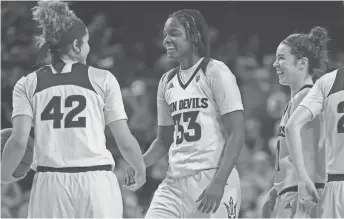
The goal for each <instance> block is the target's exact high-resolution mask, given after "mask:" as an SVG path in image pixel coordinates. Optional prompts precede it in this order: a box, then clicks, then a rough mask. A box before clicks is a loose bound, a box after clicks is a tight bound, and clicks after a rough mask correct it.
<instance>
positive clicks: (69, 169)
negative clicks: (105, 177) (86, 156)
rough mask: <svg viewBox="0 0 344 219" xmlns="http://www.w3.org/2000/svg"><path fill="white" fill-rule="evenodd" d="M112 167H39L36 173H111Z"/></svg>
mask: <svg viewBox="0 0 344 219" xmlns="http://www.w3.org/2000/svg"><path fill="white" fill-rule="evenodd" d="M111 170H112V167H111V165H110V164H109V165H99V166H89V167H62V168H55V167H45V166H38V167H37V171H36V172H60V173H81V172H89V171H111Z"/></svg>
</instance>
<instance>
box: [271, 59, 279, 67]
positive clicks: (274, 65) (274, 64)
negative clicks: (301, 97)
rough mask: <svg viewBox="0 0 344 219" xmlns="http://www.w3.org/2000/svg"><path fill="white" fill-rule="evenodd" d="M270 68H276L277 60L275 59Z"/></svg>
mask: <svg viewBox="0 0 344 219" xmlns="http://www.w3.org/2000/svg"><path fill="white" fill-rule="evenodd" d="M272 66H273V67H274V68H276V67H277V66H278V63H277V59H276V60H275V62H274V63H273V64H272Z"/></svg>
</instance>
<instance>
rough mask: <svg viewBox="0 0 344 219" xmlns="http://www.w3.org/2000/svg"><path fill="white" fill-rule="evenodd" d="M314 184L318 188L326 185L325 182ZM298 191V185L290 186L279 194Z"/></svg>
mask: <svg viewBox="0 0 344 219" xmlns="http://www.w3.org/2000/svg"><path fill="white" fill-rule="evenodd" d="M314 185H315V188H317V189H323V188H324V187H325V183H315V184H314ZM297 191H298V187H297V186H290V187H288V188H285V189H283V190H282V191H281V192H280V193H279V194H278V196H280V195H283V194H285V193H287V192H297Z"/></svg>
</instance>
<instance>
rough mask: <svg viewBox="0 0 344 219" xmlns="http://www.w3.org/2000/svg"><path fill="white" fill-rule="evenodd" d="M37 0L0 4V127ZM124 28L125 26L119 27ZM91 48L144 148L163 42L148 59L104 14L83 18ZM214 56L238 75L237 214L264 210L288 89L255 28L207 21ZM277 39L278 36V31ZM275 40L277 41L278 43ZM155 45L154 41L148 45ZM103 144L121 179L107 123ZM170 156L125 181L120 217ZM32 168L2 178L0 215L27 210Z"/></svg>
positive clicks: (26, 59)
mask: <svg viewBox="0 0 344 219" xmlns="http://www.w3.org/2000/svg"><path fill="white" fill-rule="evenodd" d="M33 4H34V2H31V3H30V2H27V3H23V2H22V3H20V4H19V3H17V2H6V3H4V2H2V8H1V10H2V11H1V14H2V15H1V16H2V21H1V25H2V27H1V37H2V39H1V59H2V60H1V129H3V128H8V127H11V113H12V90H13V86H14V85H15V83H16V82H17V80H18V79H19V78H20V77H22V76H24V75H27V74H28V73H30V72H32V71H33V69H34V66H33V63H35V62H34V59H32V58H33V57H35V52H36V50H35V48H34V44H33V43H32V39H33V36H34V35H35V34H36V33H38V32H37V31H38V30H37V28H36V26H35V24H34V23H33V22H32V21H31V11H30V7H32V6H33ZM123 28H125V27H123ZM88 29H89V33H90V46H91V52H90V54H89V59H88V64H89V65H93V66H96V67H99V68H104V69H108V70H110V71H111V72H112V73H113V74H114V75H115V76H116V78H117V79H118V81H119V83H120V85H121V87H122V95H123V99H124V104H125V108H126V112H127V114H128V118H129V120H128V123H129V126H130V129H131V131H132V132H133V134H134V136H135V137H136V138H137V140H138V141H139V143H140V145H141V147H142V151H143V152H144V151H146V150H147V149H148V147H149V145H150V143H151V142H152V141H153V139H154V138H155V136H156V126H157V119H156V91H157V85H158V81H159V79H160V77H161V75H162V74H163V73H164V72H166V71H168V70H169V69H171V68H172V67H174V66H175V65H176V63H174V62H172V61H171V60H169V59H168V58H167V57H166V56H165V54H164V50H163V48H162V41H161V39H160V35H159V33H156V36H155V37H152V43H153V45H154V46H155V48H154V50H155V51H158V52H157V54H158V55H157V56H156V61H155V63H154V64H153V65H151V66H148V65H147V64H146V62H145V57H144V56H145V54H146V52H145V49H147V48H145V46H146V45H145V43H143V42H140V41H138V42H136V43H134V44H132V43H131V44H121V43H113V44H112V43H111V42H112V40H111V38H112V35H113V32H114V29H112V28H111V27H110V26H109V25H108V24H107V22H106V17H105V15H104V14H98V15H94V17H93V19H92V21H91V22H90V23H89V25H88ZM209 34H210V38H211V42H212V55H211V56H212V57H213V58H215V59H218V60H221V61H223V62H224V63H226V64H227V65H228V67H229V68H230V69H231V70H232V72H233V73H234V74H235V75H236V77H237V82H238V84H239V87H240V91H241V94H242V99H243V103H244V107H245V120H246V124H245V125H246V136H247V137H246V142H245V146H244V148H243V150H242V152H241V155H240V158H239V160H238V162H237V164H236V167H237V169H238V171H239V174H240V178H241V188H242V204H241V209H240V214H239V216H240V217H261V208H262V205H263V203H264V201H265V198H266V195H267V192H268V191H269V189H270V188H271V186H272V180H273V175H274V170H273V169H274V163H275V137H276V133H277V128H278V124H279V119H280V116H281V114H282V111H283V109H284V107H285V105H286V103H287V102H288V99H289V91H288V89H286V88H284V87H282V86H280V85H279V84H278V82H277V77H276V74H275V70H274V69H273V68H272V63H273V62H274V60H275V55H274V52H272V53H271V54H261V53H260V36H259V34H253V35H251V36H250V37H248V40H247V42H244V43H243V42H242V40H241V41H240V42H239V40H238V39H237V36H236V35H235V34H233V35H230V36H228V37H226V40H222V41H220V40H219V35H220V33H219V31H218V30H216V29H215V28H210V31H209ZM281 40H282V39H281ZM276 46H277V45H276ZM150 51H152V48H150ZM343 63H344V53H338V54H335V56H333V63H332V67H333V68H335V67H337V66H340V65H342V66H343ZM105 133H106V136H107V146H108V148H109V150H111V152H112V153H113V156H114V158H115V161H116V169H115V173H116V175H117V177H118V180H119V182H120V184H123V181H124V177H125V170H126V166H127V163H126V162H125V161H124V159H123V158H122V156H121V155H120V153H119V151H118V149H117V146H116V142H115V140H114V138H113V137H112V135H111V133H110V132H109V130H107V129H106V130H105ZM167 167H168V163H167V157H165V158H164V159H162V160H160V161H159V162H158V163H157V164H156V165H154V166H152V167H151V168H149V169H148V171H147V183H146V184H145V185H144V186H143V187H142V188H141V189H140V190H139V191H138V192H136V193H133V192H129V191H126V190H124V189H123V191H122V192H123V193H122V194H123V203H124V209H125V213H124V216H125V217H131V218H132V217H135V218H140V217H143V215H144V213H145V211H146V210H147V208H148V206H149V203H150V200H151V198H152V195H153V193H154V191H155V190H156V188H157V186H158V185H159V183H160V182H161V181H162V180H163V179H164V177H165V173H166V170H167ZM33 175H34V172H33V171H30V172H29V174H28V175H27V177H25V178H24V179H23V180H21V181H18V182H17V183H13V184H9V185H1V199H2V202H1V217H3V218H5V217H20V218H23V217H26V216H27V210H28V208H27V206H28V201H29V196H30V187H31V185H32V179H33Z"/></svg>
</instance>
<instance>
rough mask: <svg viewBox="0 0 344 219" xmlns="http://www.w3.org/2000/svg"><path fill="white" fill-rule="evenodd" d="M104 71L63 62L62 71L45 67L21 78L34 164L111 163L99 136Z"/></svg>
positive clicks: (80, 164)
mask: <svg viewBox="0 0 344 219" xmlns="http://www.w3.org/2000/svg"><path fill="white" fill-rule="evenodd" d="M109 74H110V73H109V72H107V71H104V70H101V69H96V68H93V67H89V66H86V65H83V64H81V63H67V64H66V65H65V66H64V68H63V69H62V71H61V73H57V72H56V71H55V70H54V69H53V68H52V67H51V66H45V67H43V68H41V69H39V70H38V71H36V72H34V73H31V74H30V75H28V76H27V77H26V81H24V86H26V87H27V89H26V90H27V95H28V97H29V100H30V102H31V104H32V108H33V118H34V129H35V151H34V153H35V158H36V159H37V165H38V166H48V167H56V168H60V167H79V166H96V165H105V164H111V165H113V166H114V160H113V158H112V155H111V153H110V152H109V151H108V150H107V149H106V145H105V134H104V128H105V118H104V117H105V116H104V107H105V101H106V98H107V97H106V95H107V94H106V89H108V84H107V81H108V77H109Z"/></svg>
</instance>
